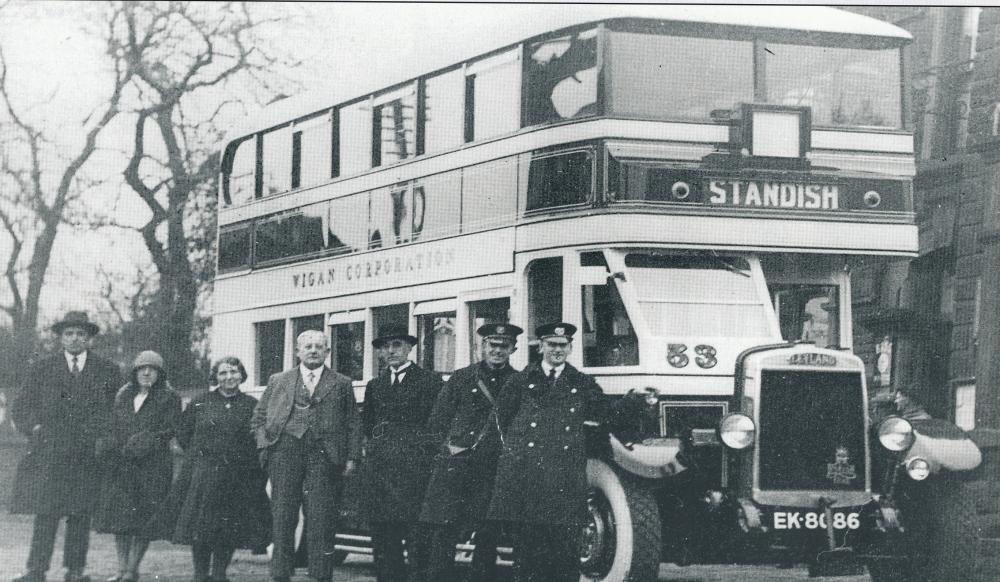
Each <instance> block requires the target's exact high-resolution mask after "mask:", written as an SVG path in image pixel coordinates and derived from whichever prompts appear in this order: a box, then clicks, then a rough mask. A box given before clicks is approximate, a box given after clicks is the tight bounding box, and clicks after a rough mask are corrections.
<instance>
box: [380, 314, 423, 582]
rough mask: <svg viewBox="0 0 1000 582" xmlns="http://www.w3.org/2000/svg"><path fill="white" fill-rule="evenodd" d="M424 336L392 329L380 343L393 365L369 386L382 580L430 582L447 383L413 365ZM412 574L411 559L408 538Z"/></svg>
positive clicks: (383, 333) (386, 329) (383, 331)
mask: <svg viewBox="0 0 1000 582" xmlns="http://www.w3.org/2000/svg"><path fill="white" fill-rule="evenodd" d="M416 343H417V338H415V337H413V336H412V335H410V334H409V332H408V331H407V329H406V327H404V326H399V325H388V326H386V327H384V328H382V329H380V330H379V334H378V337H377V338H375V341H373V342H372V345H373V346H374V347H375V348H377V349H379V350H380V351H381V356H382V358H383V359H384V360H385V362H386V363H387V364H388V365H387V366H386V368H385V369H384V370H383V371H382V373H381V374H379V376H378V377H377V378H373V379H372V380H371V381H370V382H368V386H367V387H366V388H365V403H364V411H363V412H362V420H363V423H364V430H365V436H366V437H367V444H366V445H365V490H366V491H367V492H368V497H367V499H366V501H367V505H368V518H369V522H370V523H371V529H372V549H373V552H374V558H375V579H376V580H377V581H378V582H404V581H405V580H410V581H411V582H412V581H427V582H438V581H436V580H430V579H429V578H428V577H427V552H428V547H427V546H428V543H427V540H426V533H425V532H423V531H422V530H421V529H420V528H419V527H417V519H418V517H419V516H420V506H421V503H422V502H423V499H424V491H425V490H426V487H427V479H428V478H429V477H430V472H431V465H432V463H433V459H434V452H435V450H436V448H437V445H439V444H440V443H439V439H438V438H435V437H434V436H433V433H432V431H431V429H429V428H428V426H427V421H428V419H429V417H430V414H431V409H432V408H433V407H434V401H435V399H436V398H437V395H438V392H439V391H440V390H441V379H440V378H439V377H438V375H437V374H435V373H434V372H430V371H427V370H424V369H423V368H421V367H420V366H418V365H416V364H415V363H413V362H411V361H410V360H409V354H410V351H411V350H412V349H413V346H414V345H416ZM404 539H405V540H406V553H407V555H408V556H409V569H407V564H406V561H405V560H404V556H403V540H404Z"/></svg>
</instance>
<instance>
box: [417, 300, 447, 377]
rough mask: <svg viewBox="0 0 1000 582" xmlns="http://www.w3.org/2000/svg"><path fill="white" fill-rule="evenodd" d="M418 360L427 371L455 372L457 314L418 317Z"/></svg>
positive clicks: (435, 314)
mask: <svg viewBox="0 0 1000 582" xmlns="http://www.w3.org/2000/svg"><path fill="white" fill-rule="evenodd" d="M417 339H418V341H419V343H418V344H417V360H418V362H419V363H420V366H421V367H423V368H424V369H426V370H434V371H435V372H438V373H444V374H447V373H451V372H454V371H455V312H453V311H452V312H449V313H431V314H427V315H420V316H417Z"/></svg>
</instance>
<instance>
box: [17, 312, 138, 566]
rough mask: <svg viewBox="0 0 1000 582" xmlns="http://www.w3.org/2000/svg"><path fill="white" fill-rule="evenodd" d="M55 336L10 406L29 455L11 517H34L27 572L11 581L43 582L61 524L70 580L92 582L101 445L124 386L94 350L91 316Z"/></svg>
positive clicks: (74, 316)
mask: <svg viewBox="0 0 1000 582" xmlns="http://www.w3.org/2000/svg"><path fill="white" fill-rule="evenodd" d="M52 331H53V332H55V334H56V335H57V336H58V338H59V343H60V344H61V349H60V350H59V351H58V353H56V354H54V355H52V356H49V357H47V358H44V359H42V360H40V361H39V362H37V363H36V364H35V365H33V366H32V367H31V370H30V371H29V372H28V375H27V380H26V381H25V384H24V386H23V388H22V390H21V392H20V393H19V394H18V396H17V398H16V399H15V400H14V403H13V405H12V406H11V419H12V420H13V421H14V424H15V425H16V426H17V428H18V430H19V431H21V432H22V433H24V434H25V435H26V436H27V437H28V439H29V441H30V450H29V452H28V455H27V456H25V457H24V459H22V460H21V463H20V464H19V465H18V467H17V475H16V477H15V479H14V492H13V495H12V497H11V502H10V511H11V513H33V514H35V524H34V531H33V533H32V536H31V549H30V550H29V553H28V564H27V571H26V572H25V573H24V574H22V575H21V576H19V577H17V578H15V579H14V582H44V581H45V573H46V572H47V571H48V569H49V562H50V561H51V559H52V548H53V545H54V543H55V539H56V532H57V530H58V529H59V521H60V520H61V519H62V518H66V533H65V538H64V543H63V565H64V566H65V567H66V577H65V580H66V582H88V581H89V577H87V576H85V575H84V574H83V571H84V568H85V567H86V565H87V548H88V546H89V543H90V516H91V514H92V512H93V510H94V509H95V507H94V505H95V501H96V500H97V499H98V498H99V497H100V494H99V493H100V483H101V471H100V465H99V464H98V462H97V458H96V443H97V439H98V437H100V436H102V435H104V434H105V433H107V431H108V430H109V423H110V417H111V408H112V405H113V403H114V399H115V393H116V392H117V391H118V389H119V388H121V386H122V376H121V372H120V370H119V369H118V367H117V366H116V365H115V364H113V363H111V362H110V361H108V360H105V359H104V358H102V357H100V356H98V355H97V354H95V353H93V352H92V351H90V344H91V340H92V339H93V338H94V336H96V335H97V333H98V331H99V328H98V327H97V326H96V325H95V324H94V323H92V322H91V321H90V320H89V319H88V318H87V314H86V313H84V312H83V311H70V312H69V313H67V314H66V316H65V317H64V318H63V319H62V320H61V321H59V322H57V323H56V324H55V325H53V326H52Z"/></svg>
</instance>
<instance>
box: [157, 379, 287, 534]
mask: <svg viewBox="0 0 1000 582" xmlns="http://www.w3.org/2000/svg"><path fill="white" fill-rule="evenodd" d="M256 405H257V400H256V399H255V398H253V397H252V396H248V395H246V394H243V393H242V392H239V393H237V394H235V395H233V396H231V397H226V396H224V395H223V394H222V393H220V392H219V391H218V390H215V391H212V392H206V393H205V394H200V395H198V396H197V397H195V398H194V399H192V400H191V402H190V403H188V406H187V408H186V409H185V410H184V414H183V415H182V416H181V422H180V427H179V428H178V431H177V442H178V443H179V444H180V445H181V447H183V448H184V452H185V457H186V459H185V464H184V469H183V470H182V471H181V476H180V477H179V478H178V479H177V481H176V482H175V483H174V485H173V487H172V488H171V491H170V499H169V501H168V502H167V503H165V504H164V505H165V508H167V509H168V511H169V512H170V513H171V514H172V515H174V516H176V520H177V523H176V527H175V529H174V535H173V541H174V542H176V543H181V544H189V545H190V544H194V543H202V544H210V545H213V546H228V547H232V548H246V549H251V550H257V551H262V550H263V549H264V548H265V547H266V546H267V544H269V543H270V540H271V508H270V504H269V501H268V497H267V491H266V490H265V487H266V485H267V474H266V473H265V472H264V470H263V469H262V468H261V467H260V465H259V464H258V462H257V445H256V443H255V442H254V437H253V435H252V434H251V432H250V417H251V416H252V415H253V410H254V407H255V406H256Z"/></svg>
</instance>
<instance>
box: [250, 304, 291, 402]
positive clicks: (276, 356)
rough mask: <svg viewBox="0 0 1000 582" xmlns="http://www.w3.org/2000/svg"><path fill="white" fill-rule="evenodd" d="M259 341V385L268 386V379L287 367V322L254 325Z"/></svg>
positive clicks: (267, 322)
mask: <svg viewBox="0 0 1000 582" xmlns="http://www.w3.org/2000/svg"><path fill="white" fill-rule="evenodd" d="M254 332H255V335H256V340H257V385H258V386H263V385H265V384H267V380H268V378H270V377H271V376H273V375H274V374H277V373H278V372H280V371H281V370H282V368H284V365H285V320H284V319H278V320H275V321H261V322H259V323H255V324H254Z"/></svg>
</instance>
